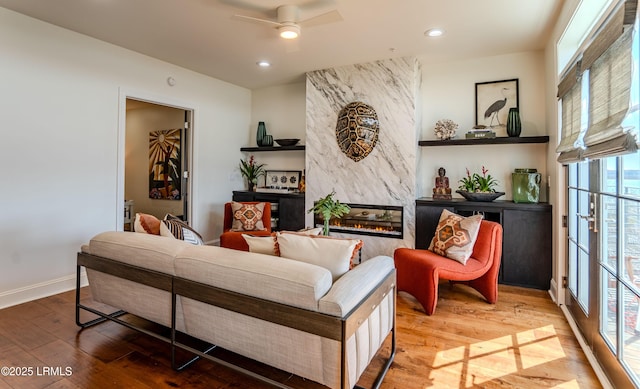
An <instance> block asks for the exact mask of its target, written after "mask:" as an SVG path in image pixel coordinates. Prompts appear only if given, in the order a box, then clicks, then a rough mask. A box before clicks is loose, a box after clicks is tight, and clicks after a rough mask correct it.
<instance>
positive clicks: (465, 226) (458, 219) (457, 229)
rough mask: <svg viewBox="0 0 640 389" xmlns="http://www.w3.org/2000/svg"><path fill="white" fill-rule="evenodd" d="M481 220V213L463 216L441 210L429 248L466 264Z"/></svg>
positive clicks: (471, 252)
mask: <svg viewBox="0 0 640 389" xmlns="http://www.w3.org/2000/svg"><path fill="white" fill-rule="evenodd" d="M481 221H482V215H473V216H470V217H464V216H460V215H457V214H455V213H453V212H450V211H448V210H446V209H445V210H443V211H442V214H441V215H440V221H439V222H438V227H437V228H436V234H435V236H434V237H433V239H432V240H431V244H430V245H429V250H430V251H433V252H434V253H436V254H438V255H442V256H443V257H447V258H450V259H454V260H456V261H458V262H460V263H461V264H463V265H466V264H467V261H468V260H469V258H470V257H471V254H473V246H474V245H475V243H476V238H477V237H478V231H479V230H480V222H481Z"/></svg>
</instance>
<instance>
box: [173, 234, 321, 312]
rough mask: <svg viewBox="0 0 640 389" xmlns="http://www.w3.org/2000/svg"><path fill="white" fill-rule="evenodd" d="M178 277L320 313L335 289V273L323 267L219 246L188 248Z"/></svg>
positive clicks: (177, 267) (181, 257) (178, 261)
mask: <svg viewBox="0 0 640 389" xmlns="http://www.w3.org/2000/svg"><path fill="white" fill-rule="evenodd" d="M175 271H176V275H177V276H179V277H182V278H186V279H190V280H193V281H197V282H201V283H203V284H206V285H212V286H216V287H219V288H222V289H227V290H231V291H234V292H238V293H242V294H246V295H249V296H254V297H259V298H263V299H266V300H271V301H275V302H279V303H283V304H288V305H292V306H296V307H299V308H304V309H309V310H313V311H317V310H318V300H320V298H321V297H322V296H324V295H325V294H326V293H327V291H328V290H329V289H330V288H331V283H332V282H331V273H330V272H329V271H328V270H327V269H324V268H322V267H320V266H315V265H312V264H308V263H303V262H299V261H292V260H288V259H285V258H279V257H274V256H271V255H264V254H257V253H249V252H246V251H239V250H233V249H227V248H224V247H217V246H193V245H189V247H187V248H185V249H184V250H182V251H181V252H180V254H179V255H178V256H177V257H176V260H175Z"/></svg>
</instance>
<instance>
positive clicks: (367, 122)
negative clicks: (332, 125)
mask: <svg viewBox="0 0 640 389" xmlns="http://www.w3.org/2000/svg"><path fill="white" fill-rule="evenodd" d="M379 132H380V126H379V123H378V114H377V113H376V110H375V109H373V107H372V106H370V105H367V104H365V103H363V102H361V101H354V102H352V103H349V104H347V105H345V106H344V108H342V110H340V113H339V114H338V124H337V125H336V140H337V141H338V146H339V147H340V150H342V152H343V153H345V154H346V155H347V157H349V158H351V159H353V160H354V161H355V162H358V161H360V160H362V159H364V158H365V157H366V156H367V155H369V154H370V153H371V151H373V148H374V147H376V143H378V134H379Z"/></svg>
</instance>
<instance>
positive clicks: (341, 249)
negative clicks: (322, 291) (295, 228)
mask: <svg viewBox="0 0 640 389" xmlns="http://www.w3.org/2000/svg"><path fill="white" fill-rule="evenodd" d="M277 241H278V250H279V251H280V256H281V257H284V258H289V259H295V260H298V261H303V262H307V263H312V264H314V265H318V266H322V267H324V268H326V269H328V270H329V271H330V272H331V276H332V278H333V280H334V281H335V280H337V279H338V278H339V277H340V276H342V275H343V274H344V273H346V272H347V271H349V269H350V267H351V260H352V259H353V258H354V257H355V255H356V254H357V252H358V250H359V249H360V248H361V247H362V241H361V240H359V239H341V238H333V237H330V236H311V235H302V234H299V233H287V232H278V233H277Z"/></svg>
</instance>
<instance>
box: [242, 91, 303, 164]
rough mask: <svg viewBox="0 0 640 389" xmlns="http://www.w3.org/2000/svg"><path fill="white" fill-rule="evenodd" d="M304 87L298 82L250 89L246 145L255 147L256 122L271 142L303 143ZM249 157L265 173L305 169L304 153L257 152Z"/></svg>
mask: <svg viewBox="0 0 640 389" xmlns="http://www.w3.org/2000/svg"><path fill="white" fill-rule="evenodd" d="M305 87H306V83H305V82H301V83H295V84H287V85H278V86H274V87H268V88H262V89H256V90H253V91H252V95H251V126H250V128H249V136H250V140H249V143H248V144H247V145H246V146H256V130H257V128H258V122H265V125H266V127H267V133H268V134H271V135H273V138H274V139H278V138H299V139H300V143H299V144H305V141H306V139H305V129H306V121H305V112H306V102H305V93H306V92H305ZM274 145H275V144H274ZM248 155H250V154H247V155H246V156H248ZM253 155H254V157H255V158H256V161H258V162H259V163H266V164H267V166H265V168H266V169H267V170H303V169H304V166H305V154H304V151H286V152H260V153H254V154H253ZM246 156H245V157H246Z"/></svg>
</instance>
